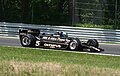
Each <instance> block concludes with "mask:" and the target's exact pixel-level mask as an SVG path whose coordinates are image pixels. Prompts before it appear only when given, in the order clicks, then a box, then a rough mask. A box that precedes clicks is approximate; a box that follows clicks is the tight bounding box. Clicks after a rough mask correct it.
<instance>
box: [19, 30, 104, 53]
mask: <svg viewBox="0 0 120 76" xmlns="http://www.w3.org/2000/svg"><path fill="white" fill-rule="evenodd" d="M19 37H20V42H21V45H22V46H23V47H42V48H52V49H66V50H71V51H83V50H87V51H96V52H101V51H104V50H103V49H101V48H98V47H99V43H98V41H97V40H96V39H89V40H88V41H87V42H81V41H80V39H79V38H74V37H68V35H67V33H65V32H58V31H57V32H55V33H53V34H48V33H45V32H41V30H40V29H20V30H19Z"/></svg>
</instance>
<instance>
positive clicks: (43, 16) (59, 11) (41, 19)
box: [0, 0, 70, 24]
mask: <svg viewBox="0 0 120 76" xmlns="http://www.w3.org/2000/svg"><path fill="white" fill-rule="evenodd" d="M68 5H69V1H68V0H0V21H8V22H23V23H38V24H69V22H70V18H69V16H70V15H69V6H68Z"/></svg>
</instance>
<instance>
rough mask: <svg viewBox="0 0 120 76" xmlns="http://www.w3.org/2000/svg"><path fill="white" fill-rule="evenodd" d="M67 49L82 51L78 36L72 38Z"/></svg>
mask: <svg viewBox="0 0 120 76" xmlns="http://www.w3.org/2000/svg"><path fill="white" fill-rule="evenodd" d="M68 47H69V49H70V50H71V51H82V50H83V49H82V46H81V42H80V40H79V39H78V38H75V39H72V40H71V41H70V43H69V46H68Z"/></svg>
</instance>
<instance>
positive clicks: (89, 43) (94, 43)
mask: <svg viewBox="0 0 120 76" xmlns="http://www.w3.org/2000/svg"><path fill="white" fill-rule="evenodd" d="M87 45H89V46H93V47H96V48H98V47H99V43H98V41H97V40H96V39H89V40H88V41H87Z"/></svg>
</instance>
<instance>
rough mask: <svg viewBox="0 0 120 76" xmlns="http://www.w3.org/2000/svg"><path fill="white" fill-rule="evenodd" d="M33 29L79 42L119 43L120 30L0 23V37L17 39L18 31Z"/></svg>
mask: <svg viewBox="0 0 120 76" xmlns="http://www.w3.org/2000/svg"><path fill="white" fill-rule="evenodd" d="M20 28H35V29H41V30H43V31H44V30H45V31H48V32H50V31H51V32H53V31H65V32H67V33H68V35H69V36H71V37H78V38H80V39H81V40H87V39H93V38H94V39H98V40H99V42H112V43H113V42H114V43H120V30H108V29H98V28H80V27H68V26H50V25H33V24H22V23H5V22H1V23H0V36H9V37H18V29H20Z"/></svg>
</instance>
